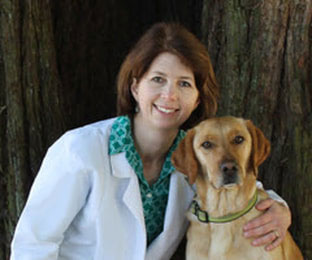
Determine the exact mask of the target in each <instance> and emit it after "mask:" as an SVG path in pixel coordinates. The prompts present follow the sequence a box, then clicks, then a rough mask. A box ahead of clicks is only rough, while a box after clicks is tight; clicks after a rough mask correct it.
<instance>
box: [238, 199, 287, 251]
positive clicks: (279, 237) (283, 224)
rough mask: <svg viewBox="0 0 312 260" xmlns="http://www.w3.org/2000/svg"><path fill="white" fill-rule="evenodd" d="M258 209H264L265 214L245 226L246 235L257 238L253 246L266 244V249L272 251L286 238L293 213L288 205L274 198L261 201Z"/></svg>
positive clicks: (257, 206)
mask: <svg viewBox="0 0 312 260" xmlns="http://www.w3.org/2000/svg"><path fill="white" fill-rule="evenodd" d="M256 209H258V210H260V211H264V214H263V215H261V216H260V217H257V218H255V219H253V220H251V221H249V222H248V223H247V224H246V225H245V226H244V228H243V230H244V236H245V237H247V238H255V239H254V240H253V241H252V245H253V246H263V245H266V246H265V250H267V251H270V250H272V249H274V248H276V247H277V246H278V245H279V244H280V243H281V242H282V241H283V239H284V238H285V236H286V232H287V229H288V228H289V226H290V224H291V213H290V210H289V208H288V207H286V206H285V205H283V204H282V203H279V202H277V201H275V200H273V199H266V200H263V201H261V202H259V203H258V204H257V205H256Z"/></svg>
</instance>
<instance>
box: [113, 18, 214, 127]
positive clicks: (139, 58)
mask: <svg viewBox="0 0 312 260" xmlns="http://www.w3.org/2000/svg"><path fill="white" fill-rule="evenodd" d="M163 52H169V53H172V54H174V55H177V56H178V57H179V58H180V59H181V61H182V63H184V64H185V65H186V66H188V67H189V68H191V70H192V71H193V73H194V77H195V83H196V87H197V89H198V91H199V98H200V103H199V105H198V107H197V108H196V109H195V110H194V111H193V113H192V114H191V116H190V117H189V119H188V120H187V121H186V122H185V123H184V124H183V126H182V128H184V129H187V128H190V127H192V126H194V125H195V124H197V123H198V122H199V121H201V120H203V119H205V118H208V117H211V116H213V115H215V113H216V110H217V98H218V96H219V88H218V84H217V82H216V78H215V73H214V71H213V68H212V64H211V62H210V58H209V55H208V52H207V50H206V47H205V46H204V45H203V44H202V43H201V42H200V41H199V40H198V39H197V38H196V37H195V36H194V35H193V34H192V33H191V32H189V31H188V30H187V29H186V28H184V27H183V26H182V25H179V24H176V23H156V24H155V25H153V26H152V27H151V28H150V29H149V30H147V31H146V33H145V34H144V35H143V36H142V37H141V38H140V39H139V41H138V42H137V44H136V45H135V46H134V48H133V49H132V50H131V51H130V52H129V54H128V55H127V57H126V58H125V60H124V62H123V64H122V65H121V68H120V71H119V74H118V77H117V91H118V93H117V113H118V115H128V116H130V118H132V117H133V115H134V113H135V106H136V101H135V100H134V98H133V96H132V94H131V91H130V86H131V83H132V81H133V79H134V78H136V80H137V81H138V82H139V81H140V80H141V78H142V77H143V75H144V74H145V73H146V72H147V71H148V69H149V67H150V65H151V63H152V62H153V60H154V59H155V58H156V57H157V56H158V55H159V54H160V53H163Z"/></svg>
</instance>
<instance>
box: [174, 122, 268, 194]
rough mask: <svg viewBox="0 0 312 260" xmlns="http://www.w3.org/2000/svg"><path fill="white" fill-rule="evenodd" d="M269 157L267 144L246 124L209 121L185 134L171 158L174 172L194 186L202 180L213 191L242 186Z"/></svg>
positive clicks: (254, 129)
mask: <svg viewBox="0 0 312 260" xmlns="http://www.w3.org/2000/svg"><path fill="white" fill-rule="evenodd" d="M269 153H270V143H269V141H268V140H267V139H266V138H265V136H264V135H263V133H262V131H261V130H260V129H258V128H257V127H255V126H254V124H253V123H252V122H251V121H249V120H244V119H242V118H236V117H220V118H212V119H208V120H205V121H203V122H201V123H200V124H199V125H197V126H196V127H194V128H192V129H191V130H189V131H188V133H187V135H186V137H185V138H184V139H183V140H182V141H181V143H180V144H179V146H178V148H177V149H176V150H175V151H174V153H173V155H172V163H173V165H174V166H175V167H176V169H177V170H178V171H180V172H182V173H184V174H186V175H187V176H188V178H189V182H190V183H191V184H193V183H194V182H195V180H196V178H197V177H200V178H204V179H205V180H208V182H209V183H210V184H211V185H213V186H214V187H215V188H216V189H219V188H221V187H225V188H230V187H233V186H236V185H241V184H242V183H243V181H244V178H245V177H246V175H247V174H248V173H252V174H254V175H255V176H257V173H258V166H259V165H260V164H261V163H262V162H263V161H264V160H265V159H266V158H267V156H268V155H269Z"/></svg>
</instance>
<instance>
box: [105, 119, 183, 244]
mask: <svg viewBox="0 0 312 260" xmlns="http://www.w3.org/2000/svg"><path fill="white" fill-rule="evenodd" d="M184 137H185V132H184V131H183V130H180V131H179V132H178V134H177V136H176V138H175V140H174V142H173V145H172V146H171V148H170V149H169V152H168V154H167V156H166V159H165V162H164V164H163V167H162V170H161V173H160V177H159V179H158V180H157V181H156V182H155V183H154V184H153V185H149V184H148V182H147V181H146V179H145V177H144V175H143V164H142V160H141V158H140V156H139V154H138V152H137V150H136V148H135V145H134V141H133V138H132V131H131V120H130V118H129V117H128V116H120V117H117V118H116V120H115V121H114V123H113V125H112V130H111V133H110V137H109V154H110V155H114V154H118V153H122V152H125V156H126V159H127V161H128V162H129V164H130V166H131V167H132V168H133V170H134V171H135V173H136V174H137V176H138V178H139V186H140V192H141V198H142V203H143V212H144V219H145V226H146V231H147V242H148V245H149V244H150V243H151V242H152V241H153V240H154V239H155V238H156V237H157V236H158V235H159V234H160V233H161V232H162V230H163V224H164V218H165V211H166V206H167V202H168V194H169V184H170V174H171V173H172V172H173V171H174V170H175V168H174V166H173V165H172V163H171V154H172V152H173V151H174V150H175V149H176V147H177V145H178V144H179V143H180V141H181V140H182V139H183V138H184Z"/></svg>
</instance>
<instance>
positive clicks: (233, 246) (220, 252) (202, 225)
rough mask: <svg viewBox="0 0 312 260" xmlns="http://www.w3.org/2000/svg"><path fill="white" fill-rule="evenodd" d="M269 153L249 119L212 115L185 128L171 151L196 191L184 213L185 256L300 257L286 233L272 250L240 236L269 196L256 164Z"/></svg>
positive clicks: (232, 259)
mask: <svg viewBox="0 0 312 260" xmlns="http://www.w3.org/2000/svg"><path fill="white" fill-rule="evenodd" d="M269 153H270V143H269V141H268V140H267V139H266V138H265V136H264V134H263V133H262V131H261V130H260V129H259V128H257V127H256V126H255V125H254V124H253V123H252V122H251V121H250V120H245V119H242V118H237V117H230V116H229V117H219V118H212V119H208V120H205V121H202V122H201V123H199V124H198V125H197V126H195V127H194V128H192V129H190V130H189V131H188V132H187V135H186V137H185V138H184V139H183V140H182V141H181V143H180V144H179V146H178V147H177V149H176V150H175V151H174V152H173V155H172V163H173V165H174V166H175V168H176V169H177V170H178V171H180V172H181V173H183V174H185V175H187V177H188V181H189V183H190V184H193V183H195V184H196V190H197V195H196V196H195V198H194V201H193V203H192V206H191V209H190V210H189V212H188V213H187V217H188V219H189V220H190V227H189V229H188V231H187V245H186V259H187V260H203V259H209V260H222V259H223V260H225V259H226V260H243V259H247V260H260V259H263V260H268V259H272V260H273V259H274V260H286V259H287V260H290V259H291V260H300V259H303V256H302V254H301V252H300V250H299V248H298V246H297V245H296V244H295V242H294V240H293V238H292V237H291V235H290V233H289V232H287V234H286V237H285V239H284V240H283V242H282V244H281V245H280V246H278V247H277V248H275V249H274V250H272V251H265V249H264V247H254V246H252V245H251V240H250V239H247V238H245V237H244V236H243V225H244V224H245V223H247V222H248V221H249V220H251V219H254V218H255V217H257V216H259V215H260V214H262V213H261V212H260V211H258V210H257V209H256V208H255V207H254V206H255V204H256V203H257V202H259V201H261V200H264V199H266V198H268V197H269V196H268V194H267V193H266V192H265V191H264V190H262V189H259V188H257V185H256V179H257V175H258V166H259V165H260V164H261V163H262V162H263V161H264V160H265V159H266V158H267V157H268V155H269ZM277 236H278V235H277Z"/></svg>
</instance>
